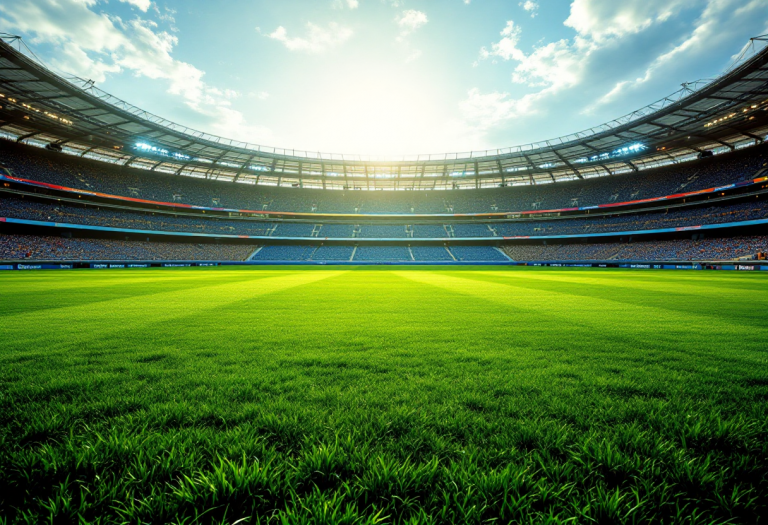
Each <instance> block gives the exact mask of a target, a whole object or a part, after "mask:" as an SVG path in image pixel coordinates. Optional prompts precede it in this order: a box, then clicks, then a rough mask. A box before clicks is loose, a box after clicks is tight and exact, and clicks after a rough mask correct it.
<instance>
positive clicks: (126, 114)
mask: <svg viewBox="0 0 768 525" xmlns="http://www.w3.org/2000/svg"><path fill="white" fill-rule="evenodd" d="M767 42H768V35H766V36H762V37H757V38H753V39H751V40H750V44H749V45H748V46H746V47H745V48H744V52H743V53H742V55H741V56H740V57H739V59H738V60H737V61H736V62H735V63H734V64H733V65H732V66H731V67H730V68H729V69H728V70H727V71H726V72H725V73H723V74H722V75H721V76H720V77H718V78H716V79H714V80H699V81H696V82H691V83H686V84H683V86H682V88H681V89H680V90H678V91H676V92H675V93H673V94H672V95H670V96H668V97H665V98H663V99H661V100H659V101H657V102H654V103H653V104H650V105H648V106H645V107H643V108H641V109H638V110H637V111H634V112H632V113H630V114H628V115H625V116H623V117H621V118H618V119H616V120H614V121H611V122H608V123H606V124H603V125H601V126H597V127H595V128H591V129H589V130H585V131H582V132H579V133H573V134H571V135H567V136H564V137H559V138H556V139H553V140H547V141H543V142H537V143H533V144H526V145H523V146H516V147H511V148H502V149H498V150H490V151H473V152H467V153H451V154H440V155H435V154H431V155H416V156H408V157H402V158H379V157H366V156H360V155H343V154H326V153H312V152H306V151H295V150H288V149H280V148H272V147H265V146H258V145H254V144H247V143H244V142H238V141H235V140H230V139H225V138H222V137H217V136H214V135H209V134H207V133H204V132H200V131H196V130H193V129H189V128H187V127H184V126H181V125H179V124H175V123H173V122H170V121H167V120H165V119H163V118H161V117H158V116H156V115H153V114H151V113H149V112H147V111H144V110H141V109H139V108H137V107H135V106H132V105H131V104H129V103H127V102H125V101H123V100H120V99H118V98H116V97H114V96H112V95H110V94H108V93H105V92H104V91H102V90H100V89H98V88H97V87H96V86H94V84H93V82H91V81H87V80H84V79H80V78H77V77H68V78H64V77H62V76H61V75H59V74H57V73H55V72H53V71H51V70H50V69H48V68H47V67H46V66H45V65H43V64H42V63H41V62H40V61H38V60H36V59H35V58H31V57H30V56H29V55H28V54H25V53H23V52H22V51H21V50H22V48H24V47H25V46H24V44H23V42H22V41H21V38H19V37H16V36H12V35H0V136H5V137H6V138H12V139H15V140H17V141H19V142H29V143H33V144H38V145H42V144H55V145H58V146H60V147H61V148H62V150H63V151H64V152H65V153H71V154H75V155H80V156H83V157H86V158H94V159H99V160H104V161H108V162H112V163H116V164H120V165H125V166H130V167H136V168H144V169H150V170H154V171H158V172H164V173H175V174H179V175H187V176H193V177H205V178H210V179H218V180H233V181H239V182H250V183H257V184H267V185H280V186H302V187H316V188H335V189H342V188H360V189H449V188H481V187H496V186H500V185H514V184H541V183H549V182H557V181H563V180H573V179H577V178H590V177H597V176H605V175H611V174H617V173H623V172H627V171H632V170H639V169H645V168H649V167H655V166H659V165H664V164H669V163H671V162H678V161H682V160H688V159H691V158H695V157H696V156H697V155H698V154H699V153H700V152H702V151H705V150H713V151H715V152H716V153H717V152H720V151H727V150H732V149H735V148H737V147H743V146H747V145H753V144H756V143H759V142H762V141H763V140H764V138H765V136H766V133H768V46H766V45H765V44H766V43H767ZM30 53H31V52H30ZM32 56H34V55H33V54H32Z"/></svg>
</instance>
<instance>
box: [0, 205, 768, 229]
mask: <svg viewBox="0 0 768 525" xmlns="http://www.w3.org/2000/svg"><path fill="white" fill-rule="evenodd" d="M0 216H5V217H13V218H17V219H28V220H37V221H44V222H58V223H70V224H83V225H89V226H98V227H111V228H122V229H131V230H149V231H164V232H188V233H202V234H212V235H222V234H225V235H248V236H273V237H322V238H344V237H349V238H353V237H356V238H371V239H385V238H408V237H413V238H430V237H432V238H445V237H449V236H450V237H494V236H501V237H517V236H552V235H588V234H595V233H609V232H624V231H627V232H629V231H641V230H658V229H663V228H679V227H686V226H701V225H705V224H723V223H730V222H741V221H748V220H754V219H765V218H768V200H757V199H755V200H754V201H752V200H749V201H746V202H740V203H737V204H732V205H728V206H708V207H702V208H681V209H676V208H672V209H670V210H669V211H665V212H653V213H629V214H622V215H615V216H612V217H597V216H590V217H585V218H578V219H565V218H564V219H548V220H536V221H532V220H528V219H518V220H513V221H507V222H496V223H453V224H445V225H436V224H415V225H403V224H389V225H387V224H384V225H368V224H363V225H359V226H356V225H349V224H347V225H341V224H329V225H321V224H313V223H292V222H281V223H274V222H263V221H257V220H253V219H239V220H238V219H219V218H211V217H186V216H175V215H169V214H163V213H142V212H134V211H123V210H118V209H110V208H91V207H83V206H76V205H68V204H63V203H60V202H37V201H33V200H29V199H20V198H16V197H3V196H1V195H0Z"/></svg>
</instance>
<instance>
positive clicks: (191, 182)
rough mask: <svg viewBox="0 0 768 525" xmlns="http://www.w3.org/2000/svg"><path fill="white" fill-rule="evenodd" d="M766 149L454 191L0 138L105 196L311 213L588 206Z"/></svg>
mask: <svg viewBox="0 0 768 525" xmlns="http://www.w3.org/2000/svg"><path fill="white" fill-rule="evenodd" d="M766 148H768V146H755V147H753V148H748V149H747V150H742V151H737V152H733V153H729V154H724V155H723V156H718V157H714V158H709V159H702V160H699V161H695V162H692V163H690V164H686V165H675V166H670V167H663V168H657V169H649V170H646V171H642V172H639V173H629V174H623V175H611V176H604V177H597V178H592V179H587V180H578V181H571V182H559V183H554V184H545V185H536V186H514V187H508V188H488V189H477V190H455V191H426V190H414V191H389V192H385V191H365V192H363V191H354V190H347V191H333V190H315V189H292V188H277V187H268V186H257V185H252V184H250V185H249V184H237V183H232V182H219V181H211V180H198V179H194V178H191V177H184V176H175V175H168V174H160V173H153V172H148V171H144V170H139V169H134V168H121V167H116V166H112V165H109V164H106V163H102V162H98V161H92V160H87V159H78V158H72V157H68V156H66V155H62V154H59V153H53V152H48V151H44V150H40V149H38V148H35V147H33V146H26V145H20V144H13V143H10V142H7V141H4V140H0V165H4V166H6V167H7V168H9V169H10V170H11V171H12V172H13V174H14V175H15V176H18V177H21V178H26V179H30V180H35V181H39V182H46V183H51V184H57V185H61V186H68V187H72V188H77V189H81V190H88V191H97V192H101V193H108V194H113V195H119V196H125V197H133V198H142V199H147V200H157V201H164V202H183V203H185V204H192V205H198V206H214V207H224V208H235V209H251V210H266V209H269V210H270V211H283V212H307V213H311V212H318V213H485V212H512V211H526V210H535V209H559V208H570V207H576V206H596V205H599V204H608V203H611V202H625V201H631V200H638V199H646V198H652V197H661V196H665V195H672V194H676V193H680V192H687V191H695V190H701V189H706V188H712V187H718V186H723V185H727V184H730V183H734V182H740V181H742V180H745V179H747V178H750V177H751V176H753V175H754V174H755V173H756V172H757V171H758V170H760V169H761V168H763V167H765V166H766V151H768V149H766Z"/></svg>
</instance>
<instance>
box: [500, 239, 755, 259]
mask: <svg viewBox="0 0 768 525" xmlns="http://www.w3.org/2000/svg"><path fill="white" fill-rule="evenodd" d="M504 251H505V252H506V253H507V255H509V257H510V258H512V259H513V260H515V261H610V260H625V261H701V260H712V261H719V260H732V259H737V258H739V257H747V256H753V255H756V254H757V253H759V252H762V253H766V252H768V236H741V237H723V238H713V239H701V240H691V239H676V240H667V241H642V242H632V243H595V244H548V245H507V246H504Z"/></svg>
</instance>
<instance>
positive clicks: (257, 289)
mask: <svg viewBox="0 0 768 525" xmlns="http://www.w3.org/2000/svg"><path fill="white" fill-rule="evenodd" d="M336 273H337V272H318V273H307V272H299V273H291V272H286V273H285V274H282V275H277V276H269V277H266V278H260V277H259V276H258V274H252V275H250V278H249V279H247V280H244V281H236V282H233V283H226V284H211V283H206V285H204V286H193V287H191V288H187V289H182V290H176V291H172V292H165V291H160V292H150V293H149V294H147V295H143V296H138V297H124V298H119V299H105V300H102V301H98V303H89V304H83V305H76V306H67V307H63V308H56V309H49V310H45V311H32V312H25V313H18V314H15V315H9V316H4V322H3V324H2V325H0V339H2V340H4V341H7V343H8V345H9V346H8V347H7V348H8V349H9V350H29V349H30V345H36V344H46V345H47V346H49V347H50V346H55V345H56V344H57V343H59V342H60V343H61V344H63V345H65V346H67V345H71V344H77V343H79V342H82V341H87V340H89V339H91V338H94V337H99V338H104V337H105V336H108V335H110V334H116V333H119V332H121V331H125V330H129V331H133V332H137V331H140V330H141V328H142V326H143V325H144V324H146V323H147V322H152V323H161V322H167V321H170V320H172V319H174V318H177V317H184V316H189V315H193V314H196V315H202V314H204V313H205V312H207V311H211V310H215V309H216V308H219V307H221V306H222V305H225V304H227V303H232V302H237V301H243V300H250V299H254V300H255V298H256V297H258V296H260V295H264V294H269V293H273V292H275V291H278V290H282V289H285V288H293V287H298V286H302V285H305V284H307V283H310V282H313V281H317V280H321V279H327V278H328V277H331V276H333V275H335V274H336ZM106 293H107V294H108V293H109V292H108V291H107V292H106ZM31 326H45V330H41V331H39V332H36V333H35V332H32V333H30V329H29V328H30V327H31ZM158 328H160V327H158Z"/></svg>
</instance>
